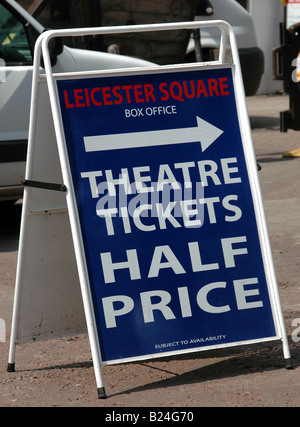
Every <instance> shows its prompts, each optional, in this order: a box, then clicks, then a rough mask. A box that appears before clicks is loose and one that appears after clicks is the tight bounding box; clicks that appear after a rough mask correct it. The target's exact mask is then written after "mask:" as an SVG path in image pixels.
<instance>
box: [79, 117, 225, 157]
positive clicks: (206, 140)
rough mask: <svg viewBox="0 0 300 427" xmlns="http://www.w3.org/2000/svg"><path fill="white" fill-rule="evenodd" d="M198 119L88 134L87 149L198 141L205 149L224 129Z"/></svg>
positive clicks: (88, 150) (96, 149)
mask: <svg viewBox="0 0 300 427" xmlns="http://www.w3.org/2000/svg"><path fill="white" fill-rule="evenodd" d="M196 119H197V126H196V127H189V128H182V129H166V130H155V131H148V132H131V133H118V134H112V135H96V136H87V137H85V138H84V145H85V151H86V152H93V151H105V150H119V149H124V148H138V147H149V146H157V145H170V144H183V143H189V142H198V141H199V142H200V143H201V148H202V151H205V150H206V149H207V148H208V147H209V146H210V145H211V144H212V143H213V142H214V141H215V140H216V139H218V138H219V136H220V135H222V133H223V131H222V130H220V129H218V128H217V127H215V126H213V125H212V124H210V123H208V122H207V121H205V120H202V119H200V117H196Z"/></svg>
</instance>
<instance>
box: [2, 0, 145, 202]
mask: <svg viewBox="0 0 300 427" xmlns="http://www.w3.org/2000/svg"><path fill="white" fill-rule="evenodd" d="M43 31H44V27H43V26H41V25H40V24H39V23H38V22H37V21H36V20H35V19H34V18H33V17H32V16H31V15H30V14H28V13H27V12H26V11H25V10H24V9H23V8H22V7H21V6H20V5H19V4H18V3H17V2H15V1H14V0H0V201H9V200H17V199H19V198H20V197H22V193H23V187H22V185H21V180H22V179H24V174H25V160H26V154H27V137H28V126H29V110H30V97H31V79H32V69H33V51H34V45H35V42H36V40H37V38H38V36H39V35H40V34H41V33H42V32H43ZM53 62H55V65H54V71H55V72H66V71H70V72H72V71H87V70H96V69H98V70H99V69H109V68H129V67H137V66H143V65H145V66H149V65H151V63H149V62H147V61H142V60H139V59H136V58H130V57H126V56H121V55H113V54H109V53H103V52H93V51H88V50H79V49H71V48H69V47H67V46H62V45H61V46H60V50H56V55H54V57H53Z"/></svg>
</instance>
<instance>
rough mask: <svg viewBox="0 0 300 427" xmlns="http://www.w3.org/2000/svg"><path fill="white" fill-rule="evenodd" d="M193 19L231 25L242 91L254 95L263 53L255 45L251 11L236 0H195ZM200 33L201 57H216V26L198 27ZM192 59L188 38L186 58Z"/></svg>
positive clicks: (218, 36)
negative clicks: (235, 43) (219, 21)
mask: <svg viewBox="0 0 300 427" xmlns="http://www.w3.org/2000/svg"><path fill="white" fill-rule="evenodd" d="M195 19H196V20H200V21H206V20H211V19H221V20H223V21H227V22H228V23H229V24H230V25H231V26H232V28H233V31H234V33H235V37H236V42H237V47H238V50H239V56H240V62H241V68H242V73H243V80H244V86H245V92H246V95H247V96H251V95H255V93H256V92H257V90H258V88H259V85H260V81H261V77H262V75H263V73H264V54H263V51H262V50H261V49H260V48H259V47H258V46H257V39H256V32H255V28H254V24H253V20H252V17H251V15H250V14H249V13H248V12H247V11H246V9H245V8H244V7H242V6H241V5H240V4H239V3H238V2H237V0H197V5H196V17H195ZM200 34H201V38H200V43H201V48H202V53H203V58H202V59H203V60H212V59H214V58H216V57H217V56H216V55H217V52H218V49H219V44H220V34H219V30H218V29H216V28H207V29H201V33H200ZM195 59H196V55H195V42H194V39H191V41H190V43H189V45H188V48H187V56H186V61H187V62H191V61H193V60H195Z"/></svg>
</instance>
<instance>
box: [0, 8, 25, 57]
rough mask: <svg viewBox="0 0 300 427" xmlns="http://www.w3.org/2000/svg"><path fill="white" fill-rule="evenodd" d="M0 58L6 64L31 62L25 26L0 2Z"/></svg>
mask: <svg viewBox="0 0 300 427" xmlns="http://www.w3.org/2000/svg"><path fill="white" fill-rule="evenodd" d="M0 58H1V59H2V60H3V61H5V63H6V65H26V64H32V53H31V49H30V44H29V40H28V37H27V32H26V28H25V26H24V25H23V23H22V22H21V21H20V20H19V19H17V18H16V17H15V16H14V15H13V14H12V13H11V12H10V11H9V10H7V9H6V8H5V7H4V6H3V5H2V4H0Z"/></svg>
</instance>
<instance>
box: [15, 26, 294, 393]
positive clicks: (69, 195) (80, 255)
mask: <svg viewBox="0 0 300 427" xmlns="http://www.w3.org/2000/svg"><path fill="white" fill-rule="evenodd" d="M207 27H217V28H219V29H220V32H221V44H220V53H219V59H218V60H217V61H213V62H209V63H198V64H193V65H192V64H184V65H180V66H178V65H169V66H163V67H157V68H156V67H155V68H153V69H152V68H151V69H150V68H149V69H145V68H139V69H134V70H132V69H131V70H129V69H126V70H116V71H112V70H109V71H102V72H97V73H95V72H86V73H78V74H75V73H73V74H66V75H59V76H58V75H54V74H53V72H52V67H51V61H50V54H49V43H50V41H51V40H52V39H53V38H55V37H67V36H87V35H96V34H97V35H100V34H117V33H133V32H136V33H138V32H147V31H167V30H179V29H180V30H192V29H200V28H207ZM228 45H229V46H230V49H231V52H232V57H233V65H231V64H230V67H232V69H234V85H235V93H236V94H238V96H237V98H236V103H237V107H238V108H237V110H238V115H239V122H240V124H241V129H240V131H241V134H242V135H241V136H242V140H243V141H244V150H245V157H246V158H247V168H248V173H249V175H251V177H252V188H251V191H252V197H253V200H254V207H255V210H256V216H257V218H259V227H258V229H259V233H260V234H259V238H260V243H261V247H262V252H263V261H264V265H265V270H266V276H268V277H267V282H268V283H269V284H272V286H270V288H269V293H270V300H271V302H272V310H273V317H274V320H275V326H276V339H280V340H282V342H283V352H284V358H285V360H286V366H287V367H290V365H291V358H290V351H289V345H288V341H287V336H286V331H285V326H284V319H283V315H282V312H281V305H280V298H279V293H278V289H277V284H276V277H275V271H274V266H273V261H272V257H271V249H270V244H269V237H268V232H267V225H266V220H265V216H264V210H263V202H262V198H261V194H260V190H259V182H258V177H257V170H256V161H255V155H254V150H253V145H252V139H251V129H250V124H249V119H248V113H247V108H246V103H245V95H244V87H243V81H242V74H241V69H240V64H239V57H238V50H237V46H236V41H235V36H234V33H233V30H232V28H231V26H230V25H229V24H227V23H226V22H224V21H210V22H199V21H198V22H197V21H195V22H184V23H176V24H153V25H136V26H120V27H100V28H89V29H71V30H55V31H47V32H45V33H44V34H43V35H42V36H41V37H40V38H39V39H38V41H37V43H36V47H35V56H34V58H35V62H34V72H33V86H32V103H31V106H32V109H31V120H30V129H29V146H28V160H27V167H26V176H25V179H26V180H32V179H34V178H33V176H32V169H33V158H34V151H35V145H36V126H37V123H36V118H37V114H38V108H39V105H38V96H39V82H40V81H41V79H43V77H42V76H41V75H40V60H41V57H43V60H44V64H45V72H46V79H47V86H48V90H49V97H50V103H51V110H52V114H53V123H54V129H55V135H56V140H57V145H58V152H59V158H60V165H61V172H62V178H63V184H64V186H65V188H66V190H67V191H66V203H67V211H68V214H69V219H70V224H71V230H72V237H73V243H74V251H75V257H76V263H77V269H78V275H79V282H80V287H81V294H82V301H83V307H84V313H85V317H86V325H87V331H88V335H89V339H90V346H91V352H92V358H93V364H94V370H95V377H96V384H97V389H98V396H99V398H105V397H106V393H105V388H104V385H103V381H102V376H101V366H103V362H102V360H101V352H100V347H99V339H98V336H97V330H96V321H95V314H94V309H93V304H92V296H91V290H90V285H89V277H88V272H87V270H88V269H87V265H86V255H85V250H84V245H83V241H82V235H81V231H80V221H79V217H78V210H77V205H76V198H75V194H74V188H73V182H72V176H71V172H70V166H69V160H68V153H67V149H66V143H65V134H64V128H63V123H62V117H61V111H60V108H59V100H58V93H57V86H56V80H57V79H58V78H59V79H64V78H72V77H74V78H75V77H76V78H81V77H86V76H95V75H97V76H99V75H101V76H103V75H117V74H118V73H121V74H122V75H126V74H127V75H130V74H132V73H149V74H150V73H152V72H155V73H162V72H166V71H168V72H176V71H178V70H188V69H197V68H201V67H202V68H208V69H209V67H219V66H223V67H224V66H225V67H226V66H227V67H228V66H229V65H228V64H227V63H226V61H225V57H226V49H227V47H228ZM28 197H29V193H28V191H27V189H26V187H25V190H24V200H23V216H22V224H21V235H20V247H19V258H18V266H17V279H16V293H15V300H14V310H13V321H12V332H11V341H10V353H9V361H8V370H14V366H15V345H16V343H17V342H20V341H22V340H20V337H18V323H19V321H20V319H19V310H20V306H21V304H22V271H23V269H24V262H25V261H24V259H23V251H24V247H25V244H26V243H27V242H26V243H25V237H24V236H25V228H26V217H27V214H28V208H27V204H28ZM54 268H55V266H54ZM57 335H59V333H58V334H57ZM269 340H270V339H269ZM272 340H274V338H272ZM264 341H267V339H265V340H264ZM251 342H253V343H255V342H262V340H253V341H251V340H250V341H248V342H247V343H251ZM239 344H241V343H234V344H233V345H239ZM228 346H229V345H228V344H226V345H223V347H228ZM220 347H222V345H218V346H216V348H220ZM209 348H210V349H211V348H214V347H213V346H210V347H209ZM203 349H205V348H202V349H198V350H203ZM193 351H196V350H195V349H193ZM177 353H178V352H177ZM177 353H176V352H174V351H173V352H169V353H163V354H158V355H157V354H156V355H151V357H159V356H162V355H163V356H166V355H171V354H177ZM181 353H182V351H181ZM148 357H149V355H148ZM144 358H145V357H137V358H135V359H131V360H141V359H144ZM122 361H128V359H125V360H119V361H118V363H121V362H122Z"/></svg>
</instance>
